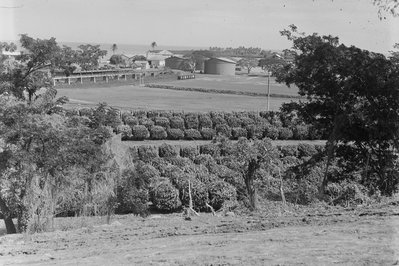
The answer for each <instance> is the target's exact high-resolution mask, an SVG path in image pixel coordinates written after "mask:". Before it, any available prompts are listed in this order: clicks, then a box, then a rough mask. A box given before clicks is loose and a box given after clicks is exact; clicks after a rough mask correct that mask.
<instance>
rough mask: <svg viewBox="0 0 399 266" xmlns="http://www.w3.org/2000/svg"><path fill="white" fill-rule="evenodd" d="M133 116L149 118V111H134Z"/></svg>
mask: <svg viewBox="0 0 399 266" xmlns="http://www.w3.org/2000/svg"><path fill="white" fill-rule="evenodd" d="M132 115H133V116H135V117H147V111H145V110H134V111H132Z"/></svg>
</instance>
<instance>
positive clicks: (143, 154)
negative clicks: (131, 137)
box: [137, 146, 158, 163]
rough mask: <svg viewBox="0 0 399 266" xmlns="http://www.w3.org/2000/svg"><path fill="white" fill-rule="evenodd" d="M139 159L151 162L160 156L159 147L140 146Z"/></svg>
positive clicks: (138, 150)
mask: <svg viewBox="0 0 399 266" xmlns="http://www.w3.org/2000/svg"><path fill="white" fill-rule="evenodd" d="M137 153H138V157H139V160H141V161H143V162H145V163H149V162H151V160H152V159H155V158H157V157H158V149H157V148H156V147H150V146H139V147H138V149H137Z"/></svg>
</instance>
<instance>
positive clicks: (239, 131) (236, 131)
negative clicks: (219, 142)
mask: <svg viewBox="0 0 399 266" xmlns="http://www.w3.org/2000/svg"><path fill="white" fill-rule="evenodd" d="M231 133H232V138H233V139H239V138H242V137H244V138H246V137H247V130H246V129H245V128H241V127H234V128H232V129H231Z"/></svg>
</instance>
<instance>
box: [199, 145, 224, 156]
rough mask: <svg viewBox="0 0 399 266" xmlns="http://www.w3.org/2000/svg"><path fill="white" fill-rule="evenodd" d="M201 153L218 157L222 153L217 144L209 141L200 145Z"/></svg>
mask: <svg viewBox="0 0 399 266" xmlns="http://www.w3.org/2000/svg"><path fill="white" fill-rule="evenodd" d="M200 154H209V155H211V156H212V157H217V156H219V155H220V150H219V147H218V146H216V145H215V144H213V143H208V144H203V145H201V146H200Z"/></svg>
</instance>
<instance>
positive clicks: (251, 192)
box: [245, 161, 257, 210]
mask: <svg viewBox="0 0 399 266" xmlns="http://www.w3.org/2000/svg"><path fill="white" fill-rule="evenodd" d="M256 169H257V163H256V162H255V161H251V162H250V163H249V165H248V171H247V174H246V176H245V185H246V187H247V192H248V198H249V205H250V208H251V210H255V209H256V188H255V186H254V179H255V176H254V175H255V171H256Z"/></svg>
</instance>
